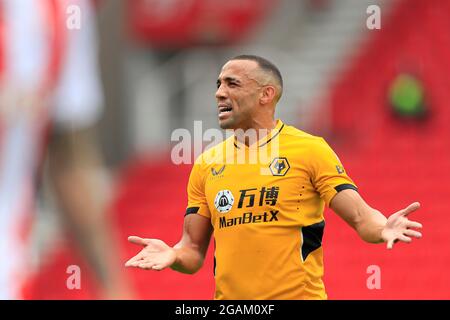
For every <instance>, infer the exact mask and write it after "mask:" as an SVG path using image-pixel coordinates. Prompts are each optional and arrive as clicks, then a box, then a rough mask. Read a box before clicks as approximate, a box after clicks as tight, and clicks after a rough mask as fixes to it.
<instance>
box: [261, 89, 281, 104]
mask: <svg viewBox="0 0 450 320" xmlns="http://www.w3.org/2000/svg"><path fill="white" fill-rule="evenodd" d="M276 95H277V90H276V89H275V87H274V86H272V85H267V86H264V88H263V89H262V92H261V97H260V99H259V101H260V103H261V104H263V105H264V104H268V103H271V102H272V101H273V100H274V99H275V97H276Z"/></svg>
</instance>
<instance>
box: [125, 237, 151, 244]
mask: <svg viewBox="0 0 450 320" xmlns="http://www.w3.org/2000/svg"><path fill="white" fill-rule="evenodd" d="M128 241H129V242H131V243H134V244H137V245H141V246H144V247H145V246H146V245H147V239H143V238H141V237H138V236H129V237H128Z"/></svg>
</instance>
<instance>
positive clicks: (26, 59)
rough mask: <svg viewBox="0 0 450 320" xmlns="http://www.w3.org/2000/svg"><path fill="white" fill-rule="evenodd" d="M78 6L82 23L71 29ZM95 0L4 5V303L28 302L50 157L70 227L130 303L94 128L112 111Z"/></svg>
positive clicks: (103, 282)
mask: <svg viewBox="0 0 450 320" xmlns="http://www.w3.org/2000/svg"><path fill="white" fill-rule="evenodd" d="M69 5H76V6H77V8H79V9H80V13H81V15H80V18H81V20H80V27H79V28H75V29H70V28H68V27H67V24H66V22H67V19H68V18H69V16H68V11H67V8H68V6H69ZM93 5H94V4H93V3H92V1H90V0H77V1H66V0H39V1H36V0H19V1H17V0H2V1H0V237H1V238H0V257H1V258H0V299H20V298H21V295H20V290H21V285H23V283H24V281H25V280H26V278H27V277H28V274H29V272H28V271H29V270H30V263H29V254H30V244H29V243H27V232H26V230H25V231H24V228H23V225H24V221H26V220H30V218H29V217H30V216H32V215H33V212H34V211H35V200H36V199H35V198H36V197H35V196H36V191H37V190H36V189H37V187H38V186H39V182H40V181H39V176H40V174H41V173H40V171H41V170H40V169H42V168H43V167H44V166H43V163H44V160H45V159H46V161H47V165H46V167H47V168H48V169H49V172H48V173H49V177H50V181H51V182H52V185H53V190H54V192H55V194H56V199H57V202H58V205H59V209H60V210H58V211H59V212H60V213H61V215H62V220H63V222H64V224H65V226H66V227H67V228H68V229H69V231H70V233H71V235H73V237H74V239H75V240H76V243H77V245H78V247H79V249H80V250H81V252H82V254H83V256H84V257H85V259H86V260H87V262H88V263H89V265H90V267H91V268H92V270H93V271H94V273H95V276H96V278H97V280H98V282H99V284H100V293H99V297H101V298H107V299H108V298H123V297H128V296H129V292H128V289H127V285H126V283H125V281H124V279H122V277H121V275H120V272H119V271H120V268H121V264H120V263H119V260H118V257H117V256H116V255H117V252H116V250H117V246H116V242H115V238H114V236H113V233H112V226H111V223H110V222H109V221H108V219H107V217H106V216H105V209H106V206H107V203H108V197H109V196H108V188H107V187H106V186H105V184H104V179H102V177H101V173H102V171H104V170H103V164H102V156H101V154H100V151H99V146H98V144H97V142H96V137H95V131H94V127H95V125H96V123H97V122H98V120H99V118H100V116H101V114H102V103H103V96H102V87H101V82H100V78H99V70H98V63H97V39H96V26H95V11H94V9H95V8H94V7H93Z"/></svg>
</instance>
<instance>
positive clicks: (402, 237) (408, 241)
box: [398, 235, 412, 243]
mask: <svg viewBox="0 0 450 320" xmlns="http://www.w3.org/2000/svg"><path fill="white" fill-rule="evenodd" d="M398 240H399V241H401V242H406V243H410V242H411V241H412V239H411V238H410V237H407V236H405V235H401V236H399V237H398Z"/></svg>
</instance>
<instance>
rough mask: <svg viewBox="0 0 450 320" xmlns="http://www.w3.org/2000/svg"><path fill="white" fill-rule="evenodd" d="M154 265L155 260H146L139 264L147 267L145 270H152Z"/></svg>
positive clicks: (143, 267)
mask: <svg viewBox="0 0 450 320" xmlns="http://www.w3.org/2000/svg"><path fill="white" fill-rule="evenodd" d="M154 265H155V263H154V262H146V263H140V264H139V265H138V267H139V268H141V269H145V270H151V269H152V268H153V266H154Z"/></svg>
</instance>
